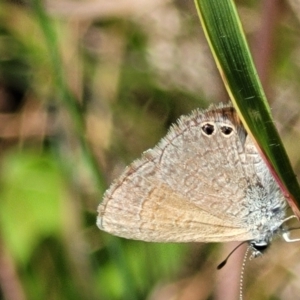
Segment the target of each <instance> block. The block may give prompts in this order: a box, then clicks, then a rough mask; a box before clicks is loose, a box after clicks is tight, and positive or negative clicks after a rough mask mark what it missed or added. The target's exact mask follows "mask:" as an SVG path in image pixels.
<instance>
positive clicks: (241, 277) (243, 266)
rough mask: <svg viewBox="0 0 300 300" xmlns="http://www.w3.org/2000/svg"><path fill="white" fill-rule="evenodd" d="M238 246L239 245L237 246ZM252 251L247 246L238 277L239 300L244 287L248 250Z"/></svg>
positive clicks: (241, 297) (241, 299)
mask: <svg viewBox="0 0 300 300" xmlns="http://www.w3.org/2000/svg"><path fill="white" fill-rule="evenodd" d="M239 246H240V245H239ZM250 249H252V247H251V246H249V247H248V248H247V250H246V252H245V255H244V259H243V264H242V268H241V276H240V298H239V299H240V300H243V286H244V273H245V266H246V261H247V257H248V253H249V250H250Z"/></svg>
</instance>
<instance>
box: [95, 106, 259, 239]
mask: <svg viewBox="0 0 300 300" xmlns="http://www.w3.org/2000/svg"><path fill="white" fill-rule="evenodd" d="M207 124H209V125H212V126H213V132H212V133H210V132H209V131H208V133H209V134H207V133H205V131H204V130H203V127H205V125H207ZM226 129H228V132H229V131H230V130H231V129H232V130H231V131H230V133H229V134H224V132H223V131H224V130H225V132H226ZM245 140H246V133H245V131H244V129H243V128H242V127H241V125H240V124H239V122H238V120H237V117H236V114H235V112H234V110H233V108H232V107H220V108H218V109H214V110H208V111H206V112H200V111H196V112H194V113H193V114H192V115H191V116H189V117H185V118H182V119H181V120H180V121H179V123H178V125H177V126H174V127H173V128H172V129H171V130H170V131H169V133H168V134H167V136H166V137H165V138H164V139H163V140H162V141H161V142H160V143H159V145H158V146H157V147H155V148H154V149H153V150H150V151H147V152H146V153H145V154H144V155H143V157H142V158H141V159H140V160H137V161H135V162H134V163H133V164H131V165H130V166H129V167H128V168H127V169H126V170H125V172H124V173H123V175H122V176H121V177H120V178H119V179H118V180H117V181H116V182H115V183H114V184H113V185H112V186H111V187H110V189H109V190H108V191H107V192H106V193H105V195H104V199H103V202H102V203H101V204H100V206H99V209H98V211H99V215H98V220H97V224H98V226H99V228H100V229H103V230H105V231H107V232H110V233H112V234H115V235H118V236H122V237H125V238H130V239H139V240H145V241H157V242H158V241H159V242H171V241H172V242H188V241H194V242H195V241H198V242H209V241H215V242H224V241H233V240H236V241H238V240H250V239H252V238H253V236H252V234H251V232H250V231H249V229H248V228H247V226H246V225H245V222H244V220H243V218H244V217H245V216H246V215H247V213H248V211H247V205H246V203H245V189H246V188H247V185H248V184H250V183H251V182H252V181H255V180H257V178H256V174H255V172H254V168H253V164H252V163H251V164H248V163H247V156H246V154H245V152H244V143H245Z"/></svg>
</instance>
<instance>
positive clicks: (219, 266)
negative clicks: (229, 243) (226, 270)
mask: <svg viewBox="0 0 300 300" xmlns="http://www.w3.org/2000/svg"><path fill="white" fill-rule="evenodd" d="M247 242H248V241H244V242H242V243H240V244H238V245H237V246H236V247H235V248H234V249H233V250H232V251H231V252H230V253H229V254H228V255H227V257H226V258H225V259H224V260H223V261H222V262H221V263H220V264H219V265H218V266H217V269H218V270H220V269H222V268H223V267H224V266H225V265H226V263H227V261H228V259H229V257H230V256H231V255H232V254H233V252H235V250H236V249H238V248H239V247H240V246H242V245H243V244H245V243H247Z"/></svg>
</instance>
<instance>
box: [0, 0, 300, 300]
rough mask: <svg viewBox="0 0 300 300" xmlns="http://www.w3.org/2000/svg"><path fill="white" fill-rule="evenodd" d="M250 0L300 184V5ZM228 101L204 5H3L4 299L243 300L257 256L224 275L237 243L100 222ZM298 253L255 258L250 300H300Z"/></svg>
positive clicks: (0, 216) (105, 0)
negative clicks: (192, 120)
mask: <svg viewBox="0 0 300 300" xmlns="http://www.w3.org/2000/svg"><path fill="white" fill-rule="evenodd" d="M39 3H40V4H41V7H42V8H43V9H44V10H45V15H43V12H41V11H39V8H41V7H40V6H39ZM236 4H237V7H238V11H239V14H240V17H241V20H242V23H243V26H244V30H245V33H246V35H247V38H248V41H249V43H250V47H251V50H252V53H253V55H254V58H255V61H256V63H257V68H258V71H259V74H260V76H261V79H262V82H263V85H264V87H265V90H266V92H267V95H268V99H269V102H270V105H271V108H272V112H273V116H274V119H275V122H276V125H277V128H278V130H279V131H280V135H281V137H282V139H283V142H284V145H285V146H286V149H287V152H288V154H289V157H290V159H291V162H292V165H293V166H294V170H295V172H296V174H298V175H299V173H300V164H299V162H300V160H299V158H300V155H299V152H300V151H299V149H300V139H299V137H300V116H299V109H300V100H299V94H300V85H299V81H300V38H299V34H300V4H299V1H297V0H286V1H283V0H282V1H279V0H251V1H250V0H249V1H236ZM47 26H48V27H47ZM47 28H48V29H47ZM49 28H50V29H49ZM47 30H48V31H47ZM51 32H52V33H55V34H54V35H51V34H49V33H51ZM56 52H57V53H58V54H59V55H58V57H59V60H55V53H56ZM68 99H69V100H70V99H71V100H72V99H73V100H74V99H75V100H76V103H77V104H78V106H77V107H74V106H72V104H70V102H68ZM222 101H223V102H224V101H228V96H227V95H226V93H225V90H224V88H223V86H222V82H221V80H220V77H219V74H218V72H217V70H216V67H215V63H214V61H213V59H212V55H211V54H210V51H209V48H208V45H207V42H206V40H205V38H204V35H203V32H202V29H201V26H200V22H199V19H198V16H197V14H196V9H195V6H194V3H193V1H192V0H190V1H187V0H176V1H169V0H115V1H111V0H88V1H80V0H77V1H75V0H48V1H44V2H40V1H38V0H35V1H34V0H33V1H29V0H23V1H22V0H15V1H12V0H11V1H4V0H0V222H1V223H0V299H5V300H23V299H30V300H31V299H33V300H34V299H37V300H40V299H72V300H74V299H100V300H102V299H105V300H114V299H116V300H123V299H124V300H133V299H137V300H138V299H149V300H160V299H163V300H168V299H178V300H194V299H195V300H196V299H197V300H201V299H237V298H238V289H239V273H240V266H241V257H242V256H241V255H243V253H244V249H240V250H239V251H237V253H236V254H234V255H233V256H232V257H231V259H230V260H229V262H228V264H227V265H226V266H225V267H224V268H223V269H222V270H220V271H217V270H216V266H217V265H218V264H219V263H220V262H221V261H222V260H223V258H224V257H225V256H226V255H227V254H228V253H229V252H230V251H231V250H232V249H233V244H227V245H217V244H207V245H205V244H188V245H182V244H153V243H143V242H137V241H127V240H123V239H119V238H115V237H112V236H109V235H108V234H105V233H103V232H100V231H99V230H98V228H97V227H96V225H95V218H96V209H97V205H98V203H99V202H100V201H101V196H102V194H103V192H104V187H107V186H108V185H109V183H111V181H112V180H113V179H114V178H115V177H116V176H118V175H119V174H120V172H121V171H122V170H123V168H124V167H125V166H126V165H127V164H128V163H130V162H131V161H132V160H133V159H135V158H137V157H139V156H140V154H141V153H142V152H143V151H144V150H146V149H148V148H150V147H153V146H154V145H155V144H156V143H157V142H158V141H159V139H160V138H161V137H162V136H163V135H164V134H165V133H166V131H167V128H168V127H169V126H170V124H172V123H173V122H175V121H176V119H177V118H178V117H179V116H180V115H182V114H186V113H189V112H190V111H191V110H192V109H194V108H196V107H207V106H208V105H209V104H210V103H218V102H222ZM76 109H79V111H80V112H81V113H82V114H83V117H84V118H83V119H81V118H80V117H79V116H78V111H77V112H76ZM86 145H88V146H89V147H90V148H89V149H90V150H91V153H92V155H93V156H89V155H90V154H91V153H90V152H89V149H88V150H87V151H86V150H85V148H84V147H85V146H86ZM93 158H94V159H95V160H93ZM95 176H98V177H97V179H96V178H95ZM295 235H297V233H296V232H295ZM298 235H299V234H298ZM298 249H299V244H297V243H295V244H286V243H285V242H284V241H282V240H281V239H278V240H276V241H274V243H273V244H272V246H271V247H270V249H269V250H268V251H267V252H266V254H265V255H264V256H263V257H261V258H257V259H254V260H251V261H248V262H247V265H246V270H245V274H244V278H245V280H244V297H245V299H298V298H299V296H298V295H299V294H300V284H299V283H300V278H299V274H300V265H299V264H298V259H297V258H298V256H299V255H300V252H299V250H298ZM240 254H241V255H240Z"/></svg>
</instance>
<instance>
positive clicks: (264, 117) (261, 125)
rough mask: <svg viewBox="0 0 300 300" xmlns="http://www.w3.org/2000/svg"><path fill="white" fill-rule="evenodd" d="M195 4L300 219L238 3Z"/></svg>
mask: <svg viewBox="0 0 300 300" xmlns="http://www.w3.org/2000/svg"><path fill="white" fill-rule="evenodd" d="M195 4H196V7H197V10H198V14H199V17H200V21H201V23H202V26H203V29H204V32H205V35H206V38H207V40H208V43H209V45H210V48H211V51H212V53H213V56H214V59H215V61H216V64H217V67H218V69H219V71H220V74H221V77H222V79H223V82H224V84H225V87H226V89H227V92H228V94H229V96H230V99H231V101H232V102H233V105H234V107H235V108H236V110H237V112H238V114H239V116H240V118H241V120H242V122H243V124H244V126H245V128H246V130H247V131H248V132H249V133H250V134H251V135H252V137H253V139H254V141H256V143H257V146H258V148H259V149H260V151H261V154H262V156H263V157H264V159H265V161H266V163H267V164H268V166H269V168H270V169H271V171H272V173H273V175H274V177H275V178H276V180H277V181H278V183H279V185H280V187H281V189H282V191H283V192H284V194H285V197H286V199H287V201H288V202H289V204H290V206H291V208H292V209H293V211H294V213H295V214H296V215H297V216H298V218H299V217H300V212H299V209H298V207H299V206H300V188H299V184H298V182H297V180H296V177H295V174H294V172H293V170H292V167H291V164H290V161H289V159H288V156H287V154H286V151H285V149H284V147H283V144H282V142H281V140H280V137H279V134H278V132H277V130H276V128H275V126H274V122H273V120H272V117H271V112H270V108H269V106H268V103H267V100H266V96H265V93H264V91H263V88H262V86H261V83H260V81H259V78H258V75H257V72H256V69H255V66H254V63H253V60H252V57H251V54H250V51H249V48H248V45H247V42H246V38H245V35H244V32H243V29H242V25H241V22H240V20H239V17H238V14H237V11H236V8H235V5H234V2H233V1H231V0H222V1H220V0H195Z"/></svg>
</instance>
